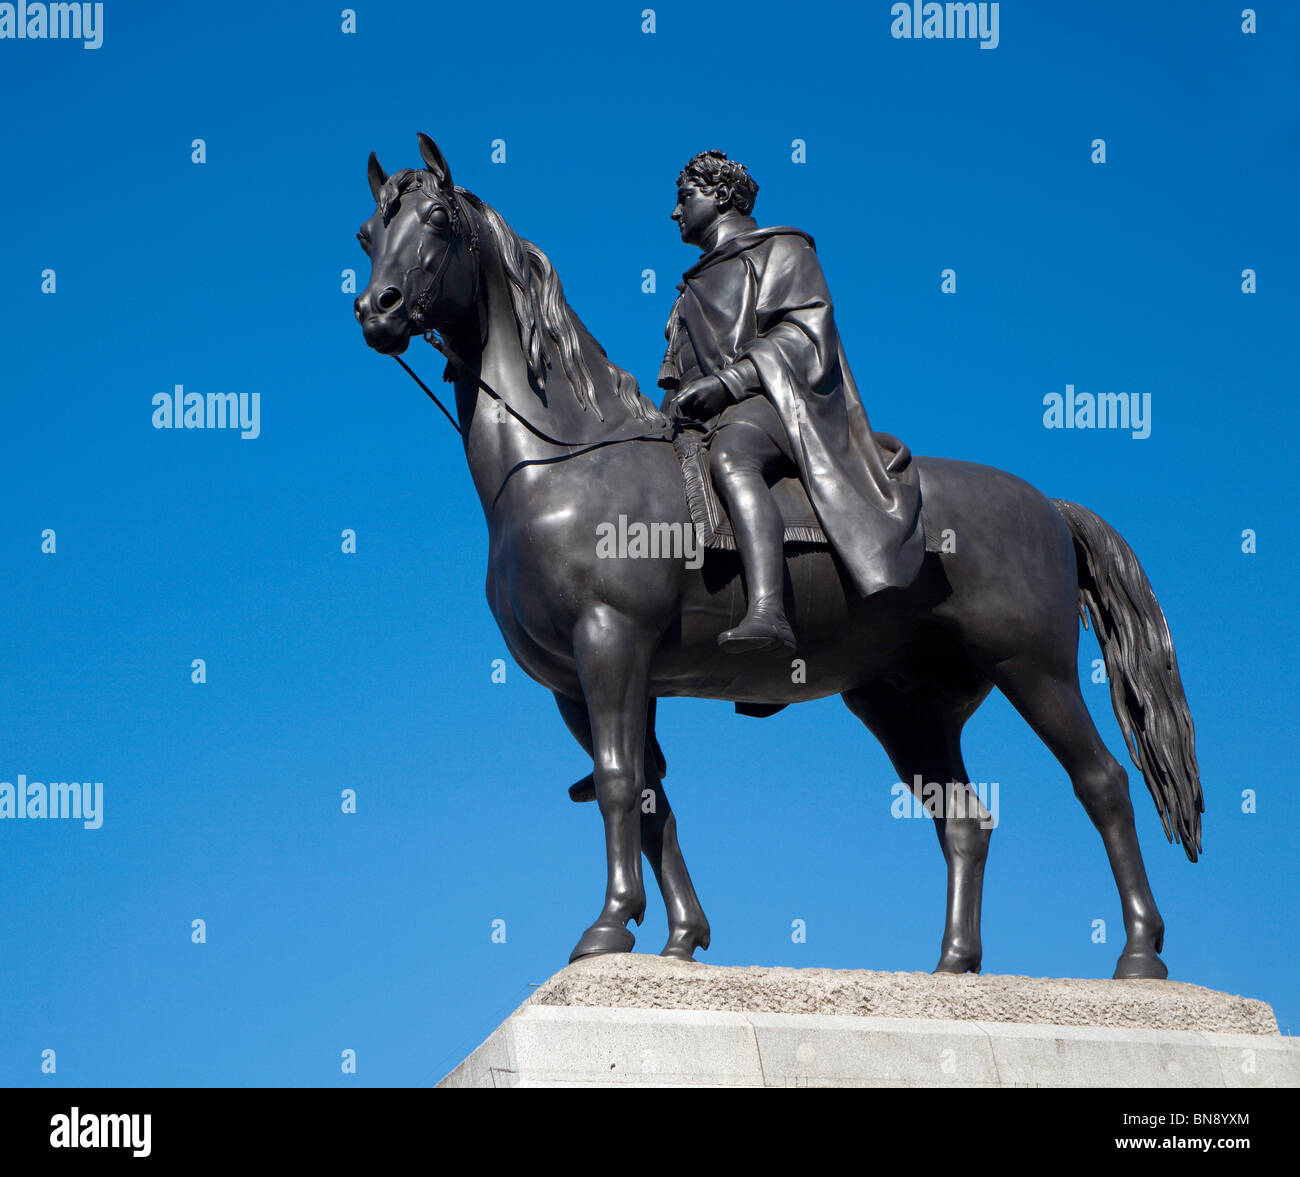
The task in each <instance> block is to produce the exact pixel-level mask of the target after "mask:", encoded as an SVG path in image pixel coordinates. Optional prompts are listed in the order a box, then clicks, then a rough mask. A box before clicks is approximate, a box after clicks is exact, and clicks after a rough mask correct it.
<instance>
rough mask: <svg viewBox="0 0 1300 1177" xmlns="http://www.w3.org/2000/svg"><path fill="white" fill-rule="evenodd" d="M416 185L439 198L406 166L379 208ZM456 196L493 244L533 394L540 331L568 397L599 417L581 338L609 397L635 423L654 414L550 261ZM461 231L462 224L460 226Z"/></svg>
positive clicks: (542, 359) (433, 186) (487, 212)
mask: <svg viewBox="0 0 1300 1177" xmlns="http://www.w3.org/2000/svg"><path fill="white" fill-rule="evenodd" d="M417 188H418V189H419V190H420V191H421V192H423V193H424V194H425V195H426V196H429V197H431V198H432V199H435V200H438V199H442V197H441V193H440V192H439V189H438V185H437V180H436V179H435V178H434V177H433V175H432V174H430V173H429V172H427V171H424V170H422V169H421V170H416V169H411V168H406V169H404V170H402V171H400V172H396V173H394V174H393V175H392V176H390V177H389V179H388V181H387V182H386V183H385V185H384V187H383V190H382V191H381V193H380V200H379V204H380V209H381V211H382V210H384V209H385V208H386V206H391V205H392V204H393V203H394V202H396V201H397V200H398V199H400V197H401V195H402V193H404V192H409V191H411V190H413V189H417ZM455 190H456V194H457V195H458V196H460V197H461V198H462V199H463V200H464V202H465V203H466V204H467V205H469V206H470V207H471V208H472V209H473V210H474V211H475V212H477V213H478V215H479V217H480V219H481V220H482V221H483V224H484V225H485V226H487V230H488V232H489V233H491V234H492V240H493V242H494V243H495V244H496V247H497V255H498V256H499V257H500V259H501V265H502V268H503V270H504V271H505V275H506V282H507V285H508V288H509V290H510V301H511V304H512V307H513V309H514V314H515V324H516V326H517V327H518V329H519V342H520V345H521V346H522V347H523V350H524V357H525V359H526V361H527V363H528V374H529V376H530V377H531V378H532V381H533V383H534V384H535V385H536V387H537V389H538V391H539V392H543V391H545V389H546V377H547V361H546V356H545V354H544V353H543V351H542V335H543V333H545V335H546V337H547V338H548V339H550V341H551V343H552V344H553V345H554V346H555V350H556V351H557V352H558V353H559V357H560V364H561V367H562V368H563V370H564V375H565V377H566V379H567V380H568V383H569V389H570V391H571V392H572V393H573V397H574V399H575V400H576V401H577V402H578V404H579V405H581V406H582V408H583V409H590V410H591V411H592V412H594V413H595V414H596V417H597V418H598V419H599V420H601V421H603V420H604V419H605V415H604V413H602V412H601V411H600V405H599V404H598V403H597V395H596V380H595V378H594V377H593V375H592V372H591V368H590V366H589V365H588V364H587V361H586V358H585V357H584V356H583V354H582V343H583V341H584V340H585V341H586V342H588V343H589V344H590V345H591V347H592V348H593V349H594V350H595V352H596V354H597V355H599V356H600V357H601V359H603V360H604V361H605V368H606V370H607V371H606V375H607V376H608V377H609V380H610V385H611V388H612V391H613V393H614V395H615V396H616V397H617V398H618V399H619V400H620V401H621V402H622V403H623V405H624V406H625V407H626V408H627V409H628V411H629V412H631V413H632V415H633V416H634V417H636V418H637V419H638V420H640V421H649V420H652V419H653V418H654V417H655V416H656V415H657V410H656V409H655V406H654V405H653V404H652V403H651V402H650V401H649V400H648V399H647V398H646V397H645V396H643V395H642V394H641V390H640V387H639V386H638V384H637V380H636V377H635V376H633V375H632V374H631V373H630V372H627V371H625V370H624V369H622V368H620V367H619V366H618V365H617V364H615V363H613V362H612V361H611V360H610V359H609V357H608V356H607V355H606V354H605V349H604V348H603V347H601V345H600V342H599V340H597V339H596V337H595V336H594V335H592V333H591V332H590V331H588V330H587V327H586V325H585V324H584V323H583V322H582V320H581V319H580V318H578V315H577V312H576V311H574V309H573V308H572V307H571V306H570V305H569V303H568V300H567V299H566V298H565V297H564V286H563V284H562V283H561V282H560V276H559V274H557V273H556V272H555V267H554V266H553V265H551V259H550V258H548V257H547V256H546V254H545V253H544V252H543V251H542V250H541V249H539V248H538V247H537V246H536V245H534V244H533V243H532V242H531V241H528V240H525V239H524V238H522V237H520V236H519V235H518V234H517V233H516V232H515V231H514V230H513V229H512V228H511V227H510V226H509V225H508V224H507V223H506V220H505V218H504V217H503V216H502V215H501V214H500V213H499V212H497V210H496V209H494V208H493V207H492V206H491V205H490V204H488V203H487V202H486V201H484V200H481V199H480V198H479V197H477V196H475V195H474V193H472V192H469V191H467V190H466V189H464V188H461V187H459V186H457V187H456V189H455ZM462 231H464V228H463V227H462Z"/></svg>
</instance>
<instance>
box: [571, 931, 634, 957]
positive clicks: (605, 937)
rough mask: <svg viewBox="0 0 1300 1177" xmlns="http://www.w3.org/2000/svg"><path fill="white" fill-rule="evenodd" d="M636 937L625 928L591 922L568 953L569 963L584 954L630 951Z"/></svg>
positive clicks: (598, 954) (596, 954)
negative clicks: (575, 945)
mask: <svg viewBox="0 0 1300 1177" xmlns="http://www.w3.org/2000/svg"><path fill="white" fill-rule="evenodd" d="M635 943H636V937H635V936H633V935H632V933H631V932H629V931H628V930H627V929H626V928H620V927H618V926H617V925H610V924H592V925H591V927H589V928H588V929H587V930H586V931H585V932H583V933H582V939H581V940H579V941H578V946H577V947H576V948H575V949H574V950H573V951H572V952H571V953H569V963H570V964H572V963H573V962H574V961H575V960H578V959H580V958H581V957H584V956H603V955H604V954H605V953H607V952H631V951H632V945H633V944H635Z"/></svg>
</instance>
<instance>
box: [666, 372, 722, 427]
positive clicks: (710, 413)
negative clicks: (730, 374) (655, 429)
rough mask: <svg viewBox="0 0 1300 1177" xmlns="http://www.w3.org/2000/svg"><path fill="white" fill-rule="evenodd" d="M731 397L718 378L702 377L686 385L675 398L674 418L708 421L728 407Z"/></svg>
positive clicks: (673, 405) (673, 404)
mask: <svg viewBox="0 0 1300 1177" xmlns="http://www.w3.org/2000/svg"><path fill="white" fill-rule="evenodd" d="M730 400H731V397H730V395H729V394H728V392H727V388H726V385H724V384H723V383H722V381H721V380H719V379H718V378H717V377H716V376H700V377H697V378H696V379H695V380H690V381H688V382H687V383H686V384H684V385H683V386H682V388H681V390H680V391H679V392H678V393H677V395H676V396H675V397H674V398H673V403H672V412H671V413H670V414H669V415H670V416H673V417H693V418H695V420H697V421H707V420H708V419H709V418H710V417H716V416H717V415H718V414H719V413H720V412H722V410H723V409H725V408H726V407H727V404H728V403H729V402H730Z"/></svg>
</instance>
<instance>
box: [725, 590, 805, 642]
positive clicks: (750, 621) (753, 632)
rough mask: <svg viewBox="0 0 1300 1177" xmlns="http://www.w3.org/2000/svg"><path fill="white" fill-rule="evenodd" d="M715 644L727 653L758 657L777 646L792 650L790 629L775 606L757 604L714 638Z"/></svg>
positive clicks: (791, 632)
mask: <svg viewBox="0 0 1300 1177" xmlns="http://www.w3.org/2000/svg"><path fill="white" fill-rule="evenodd" d="M718 645H719V646H721V647H722V648H723V649H724V650H726V651H727V653H728V654H758V653H762V652H765V651H767V650H776V649H779V648H780V647H781V646H785V647H787V648H788V649H791V650H793V649H794V648H795V644H794V630H792V629H791V628H790V623H789V622H788V621H787V620H786V619H785V610H784V609H782V608H781V607H780V606H779V605H768V604H766V603H765V602H760V603H759V604H758V605H756V606H755V607H754V608H753V609H751V610H750V611H749V612H748V613H746V614H745V619H744V620H743V621H742V622H741V623H740V624H739V625H738V626H736V627H735V629H729V630H726V631H725V632H723V633H720V634H719V635H718Z"/></svg>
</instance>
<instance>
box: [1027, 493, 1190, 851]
mask: <svg viewBox="0 0 1300 1177" xmlns="http://www.w3.org/2000/svg"><path fill="white" fill-rule="evenodd" d="M1052 504H1053V506H1055V507H1056V509H1057V510H1058V511H1059V512H1060V513H1061V515H1062V517H1063V518H1064V519H1065V522H1066V523H1067V524H1068V525H1069V528H1070V534H1071V535H1072V536H1073V537H1074V549H1075V552H1076V555H1077V558H1078V567H1079V576H1078V579H1079V616H1080V618H1081V619H1082V621H1083V627H1084V629H1087V628H1088V615H1089V614H1091V615H1092V623H1093V626H1094V628H1095V632H1096V635H1097V642H1098V644H1099V645H1100V646H1101V654H1102V658H1103V659H1104V660H1105V663H1106V677H1107V678H1108V679H1109V680H1110V701H1111V705H1112V706H1113V707H1114V709H1115V718H1116V719H1118V720H1119V726H1120V729H1121V730H1122V731H1123V733H1124V743H1125V744H1126V745H1127V747H1128V750H1129V755H1130V756H1131V757H1132V758H1133V763H1134V764H1136V765H1137V766H1138V768H1139V769H1140V770H1141V772H1142V779H1143V780H1144V781H1146V785H1147V789H1148V791H1149V792H1150V793H1151V798H1152V800H1153V801H1155V803H1156V811H1157V812H1158V813H1159V814H1160V824H1161V825H1162V826H1164V830H1165V836H1166V837H1167V838H1168V839H1169V840H1170V841H1171V842H1172V841H1174V840H1175V838H1176V839H1177V840H1178V841H1179V842H1181V843H1182V846H1183V849H1184V851H1185V852H1186V854H1187V857H1188V858H1189V859H1190V860H1191V861H1192V862H1195V861H1196V856H1197V854H1198V853H1199V851H1200V849H1201V814H1202V813H1204V812H1205V799H1204V797H1203V796H1202V794H1201V779H1200V773H1199V771H1198V769H1197V766H1196V735H1195V732H1194V730H1193V728H1192V714H1191V711H1190V710H1189V709H1188V706H1187V698H1186V696H1185V695H1184V693H1183V680H1182V678H1181V676H1180V675H1179V673H1178V659H1177V657H1176V656H1175V654H1174V643H1173V639H1172V638H1171V637H1170V636H1169V625H1168V623H1167V622H1166V621H1165V615H1164V612H1163V610H1161V608H1160V604H1159V602H1158V601H1157V600H1156V595H1155V593H1154V592H1153V591H1152V589H1151V583H1150V581H1148V580H1147V576H1146V573H1145V572H1143V571H1142V565H1141V564H1139V563H1138V558H1137V556H1136V555H1134V554H1133V549H1132V548H1130V547H1129V546H1128V544H1127V543H1126V542H1125V541H1124V538H1123V537H1122V536H1121V535H1120V534H1119V532H1117V531H1116V530H1115V529H1114V528H1113V527H1111V525H1110V524H1109V523H1107V522H1106V521H1105V520H1104V519H1102V518H1100V517H1099V516H1097V515H1096V514H1094V513H1093V512H1092V511H1089V510H1088V509H1087V507H1081V506H1079V505H1078V504H1077V503H1067V502H1065V501H1063V500H1061V499H1053V500H1052Z"/></svg>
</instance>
